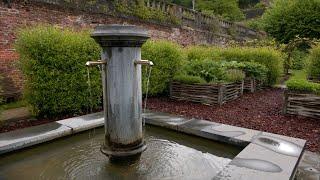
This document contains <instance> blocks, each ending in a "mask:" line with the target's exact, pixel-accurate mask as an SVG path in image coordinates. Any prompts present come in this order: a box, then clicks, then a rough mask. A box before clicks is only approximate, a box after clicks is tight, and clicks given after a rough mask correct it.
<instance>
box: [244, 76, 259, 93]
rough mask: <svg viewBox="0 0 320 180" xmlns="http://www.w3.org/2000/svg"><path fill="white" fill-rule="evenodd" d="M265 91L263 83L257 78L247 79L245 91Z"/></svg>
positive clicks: (245, 80)
mask: <svg viewBox="0 0 320 180" xmlns="http://www.w3.org/2000/svg"><path fill="white" fill-rule="evenodd" d="M261 89H263V82H262V81H260V80H257V79H255V78H245V79H244V84H243V90H244V91H249V92H252V93H253V92H255V91H257V90H261Z"/></svg>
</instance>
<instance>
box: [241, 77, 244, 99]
mask: <svg viewBox="0 0 320 180" xmlns="http://www.w3.org/2000/svg"><path fill="white" fill-rule="evenodd" d="M243 89H244V80H242V81H241V87H240V95H241V96H242V95H243Z"/></svg>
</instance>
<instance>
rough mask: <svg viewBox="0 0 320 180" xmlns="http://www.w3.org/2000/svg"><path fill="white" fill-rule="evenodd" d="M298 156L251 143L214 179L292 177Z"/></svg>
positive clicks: (262, 179)
mask: <svg viewBox="0 0 320 180" xmlns="http://www.w3.org/2000/svg"><path fill="white" fill-rule="evenodd" d="M302 151H303V149H300V153H302ZM299 158H300V156H298V157H295V156H288V155H284V154H282V153H278V152H276V151H273V150H270V149H268V148H265V147H263V146H260V145H257V144H254V143H251V144H249V145H248V146H247V147H246V148H245V149H244V150H242V151H241V152H240V154H238V156H236V157H235V159H234V160H233V161H231V163H230V164H229V165H228V166H227V167H226V168H225V169H224V170H223V171H221V172H220V173H219V174H218V176H216V177H215V178H214V179H219V180H220V179H228V180H247V179H259V180H275V179H281V180H284V179H293V178H294V175H295V171H296V166H297V164H298V162H299Z"/></svg>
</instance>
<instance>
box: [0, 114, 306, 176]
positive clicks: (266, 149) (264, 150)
mask: <svg viewBox="0 0 320 180" xmlns="http://www.w3.org/2000/svg"><path fill="white" fill-rule="evenodd" d="M143 116H144V119H145V121H146V123H147V124H150V125H155V126H161V127H165V128H168V129H172V130H176V131H180V132H183V133H187V134H192V135H196V136H200V137H203V138H207V139H211V140H215V141H220V142H225V143H228V144H233V145H237V146H242V147H244V149H243V150H242V151H241V152H240V153H239V154H238V155H237V156H236V157H235V158H234V159H233V160H232V161H231V163H229V164H228V165H227V166H226V167H225V168H224V169H223V170H222V171H221V172H220V173H219V174H218V175H217V176H216V177H213V179H215V180H220V179H227V180H233V179H234V180H236V179H237V180H239V179H240V180H241V179H243V180H244V179H246V180H247V179H260V180H261V179H262V180H264V179H271V180H274V179H281V180H285V179H293V178H294V175H295V172H296V169H297V165H298V163H299V161H300V158H301V156H302V154H303V151H304V147H305V143H306V141H305V140H302V139H297V138H292V137H287V136H282V135H277V134H272V133H266V132H261V131H256V130H251V129H246V128H240V127H235V126H230V125H225V124H219V123H214V122H210V121H204V120H197V119H187V118H184V117H181V116H173V115H170V114H166V113H158V112H148V113H145V114H143ZM103 125H104V118H103V113H102V112H100V113H94V114H89V115H85V116H80V117H75V118H69V119H65V120H61V121H57V122H53V123H48V124H44V125H40V126H34V127H30V128H25V129H19V130H16V131H11V132H7V133H2V134H0V154H4V153H7V152H11V151H15V150H18V149H22V148H25V147H29V146H33V145H36V144H40V143H43V142H47V141H50V140H53V139H57V138H60V137H64V136H68V135H72V134H75V133H78V132H81V131H86V130H89V129H92V128H96V127H101V126H103Z"/></svg>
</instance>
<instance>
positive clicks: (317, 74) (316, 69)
mask: <svg viewBox="0 0 320 180" xmlns="http://www.w3.org/2000/svg"><path fill="white" fill-rule="evenodd" d="M308 61H309V66H308V74H309V75H310V76H311V77H314V78H317V79H320V45H318V46H315V47H314V48H312V49H311V51H310V55H309V57H308Z"/></svg>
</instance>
